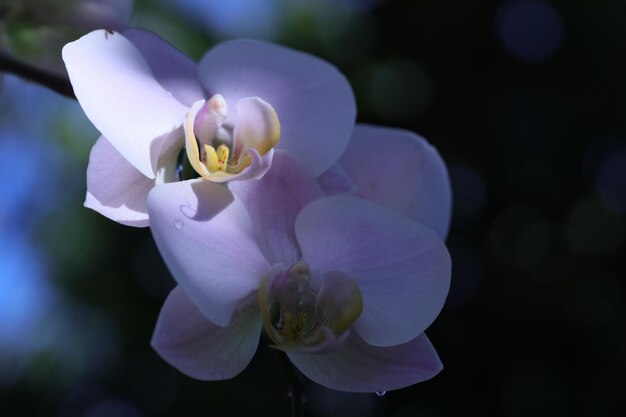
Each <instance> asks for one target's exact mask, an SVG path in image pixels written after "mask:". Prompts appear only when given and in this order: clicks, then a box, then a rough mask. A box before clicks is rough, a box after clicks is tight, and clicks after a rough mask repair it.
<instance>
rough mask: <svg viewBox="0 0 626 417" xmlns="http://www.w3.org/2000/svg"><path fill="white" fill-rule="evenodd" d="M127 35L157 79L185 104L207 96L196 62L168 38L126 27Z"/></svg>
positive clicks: (187, 104)
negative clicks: (201, 83) (199, 78)
mask: <svg viewBox="0 0 626 417" xmlns="http://www.w3.org/2000/svg"><path fill="white" fill-rule="evenodd" d="M123 34H124V36H125V37H126V38H127V39H128V40H129V41H131V42H132V43H133V44H134V45H135V46H136V47H137V48H138V49H139V51H140V52H141V54H142V55H143V57H144V58H145V59H146V61H147V62H148V65H150V69H151V70H152V73H153V74H154V76H155V78H156V79H157V81H158V82H159V83H160V84H161V85H162V86H163V88H165V90H167V91H169V92H170V93H172V96H173V97H174V98H175V99H176V100H178V101H179V102H180V103H182V104H184V105H185V106H188V107H190V106H191V105H192V104H193V103H195V102H196V101H198V100H201V99H203V98H204V91H203V89H202V86H201V85H200V81H199V80H198V75H197V73H198V71H197V64H196V63H195V62H194V61H193V60H192V59H191V58H189V57H188V56H187V55H185V54H184V53H183V52H181V51H179V50H178V49H176V48H175V47H174V46H172V45H171V44H169V43H168V42H167V41H166V40H164V39H163V38H161V37H160V36H158V35H155V34H154V33H152V32H148V31H147V30H141V29H127V30H125V31H124V32H123Z"/></svg>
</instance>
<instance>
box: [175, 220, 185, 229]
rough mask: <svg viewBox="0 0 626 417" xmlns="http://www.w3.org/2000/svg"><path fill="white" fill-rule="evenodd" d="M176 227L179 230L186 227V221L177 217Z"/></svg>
mask: <svg viewBox="0 0 626 417" xmlns="http://www.w3.org/2000/svg"><path fill="white" fill-rule="evenodd" d="M174 227H175V228H176V229H178V230H182V228H183V227H185V223H183V221H182V220H180V219H176V220H174Z"/></svg>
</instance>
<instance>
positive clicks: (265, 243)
mask: <svg viewBox="0 0 626 417" xmlns="http://www.w3.org/2000/svg"><path fill="white" fill-rule="evenodd" d="M229 188H230V190H231V191H232V193H233V194H234V195H235V197H237V199H238V200H241V201H242V202H243V204H244V205H245V206H246V208H247V209H248V212H249V213H250V218H251V219H252V224H253V227H254V236H255V237H256V239H257V242H258V244H259V247H260V248H261V250H262V252H263V254H264V255H265V257H266V259H267V260H268V261H269V263H271V264H274V263H279V262H281V263H283V264H284V265H286V266H289V265H291V264H292V263H293V262H295V261H296V260H298V259H300V250H299V248H298V243H297V242H296V237H295V230H294V222H295V219H296V216H297V215H298V213H299V212H300V211H301V210H302V208H303V207H304V206H306V205H307V204H308V203H310V202H311V201H313V200H315V199H317V198H320V197H322V196H323V194H322V191H321V190H320V188H319V186H318V185H317V184H316V183H315V181H314V180H313V179H312V178H311V177H309V175H308V174H307V173H306V172H305V171H304V168H303V167H302V165H301V164H300V163H299V162H298V161H297V160H296V159H295V158H294V157H293V156H291V155H289V154H287V153H286V152H276V153H275V155H274V160H273V162H272V167H271V169H270V170H269V171H268V172H267V173H266V174H265V176H264V177H263V178H262V179H260V180H258V181H237V182H231V183H230V184H229Z"/></svg>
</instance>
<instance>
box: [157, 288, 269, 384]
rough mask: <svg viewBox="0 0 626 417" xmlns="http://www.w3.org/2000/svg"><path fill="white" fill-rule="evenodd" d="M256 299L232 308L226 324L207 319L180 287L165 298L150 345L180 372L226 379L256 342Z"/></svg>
mask: <svg viewBox="0 0 626 417" xmlns="http://www.w3.org/2000/svg"><path fill="white" fill-rule="evenodd" d="M260 332H261V316H260V315H259V312H258V308H257V307H256V303H254V302H252V303H248V305H246V306H243V307H242V308H240V309H238V310H237V311H235V313H234V314H233V317H232V320H231V322H230V325H229V326H228V327H220V326H217V325H215V324H213V323H211V322H210V321H209V320H208V319H207V318H206V317H204V316H203V315H202V313H201V312H200V311H199V310H198V309H197V308H196V307H195V306H194V305H193V303H192V302H191V300H190V299H189V297H188V296H187V295H186V294H185V292H184V291H183V290H182V288H181V287H176V288H174V289H173V290H172V292H171V293H170V295H169V296H168V297H167V300H165V304H164V305H163V308H162V309H161V314H160V315H159V320H158V322H157V325H156V328H155V330H154V334H153V336H152V347H154V349H155V350H156V351H157V352H158V353H159V355H161V357H162V358H163V359H165V360H166V361H167V362H169V363H170V364H171V365H172V366H174V367H175V368H176V369H178V370H179V371H181V372H182V373H184V374H186V375H188V376H190V377H192V378H195V379H200V380H209V381H214V380H221V379H229V378H232V377H234V376H236V375H237V374H239V373H240V372H241V371H243V370H244V369H245V367H246V366H248V364H249V363H250V361H251V360H252V357H253V356H254V352H255V351H256V349H257V346H258V344H259V336H260V334H261V333H260Z"/></svg>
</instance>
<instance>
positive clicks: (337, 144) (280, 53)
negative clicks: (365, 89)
mask: <svg viewBox="0 0 626 417" xmlns="http://www.w3.org/2000/svg"><path fill="white" fill-rule="evenodd" d="M198 70H199V76H200V80H201V82H202V84H203V85H204V87H205V88H206V89H207V90H208V91H209V92H210V94H217V93H219V94H222V95H223V96H224V98H225V99H226V100H227V101H228V102H229V103H236V102H237V101H239V100H240V99H242V98H245V97H259V98H261V99H263V100H264V101H266V102H267V103H269V104H270V105H271V106H272V107H273V108H274V109H275V110H276V113H277V114H278V120H279V121H280V125H281V132H282V133H281V139H280V141H279V142H278V145H277V148H278V149H284V150H287V151H289V152H290V153H291V154H293V155H294V156H295V157H296V158H297V159H298V160H299V161H300V163H302V165H303V166H304V167H305V169H306V170H307V172H308V173H309V174H310V175H311V176H313V177H316V176H318V175H320V174H321V173H322V172H324V171H326V170H327V169H328V168H330V167H331V166H332V165H333V164H334V163H335V162H337V160H338V159H339V157H340V156H341V154H342V153H343V152H344V150H345V149H346V146H347V144H348V141H349V139H350V135H351V133H352V129H353V127H354V120H355V118H356V104H355V101H354V95H353V94H352V89H351V88H350V84H349V83H348V81H347V80H346V78H345V77H344V76H343V75H342V74H341V73H340V72H339V71H337V69H336V68H335V67H333V66H332V65H330V64H329V63H327V62H325V61H323V60H321V59H319V58H316V57H314V56H312V55H309V54H305V53H302V52H298V51H295V50H292V49H289V48H285V47H282V46H278V45H273V44H270V43H265V42H261V41H253V40H234V41H228V42H223V43H221V44H219V45H217V46H216V47H214V48H213V49H211V50H210V51H209V52H207V54H206V55H205V56H204V57H203V58H202V60H201V61H200V64H199V68H198ZM229 117H230V116H229Z"/></svg>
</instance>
